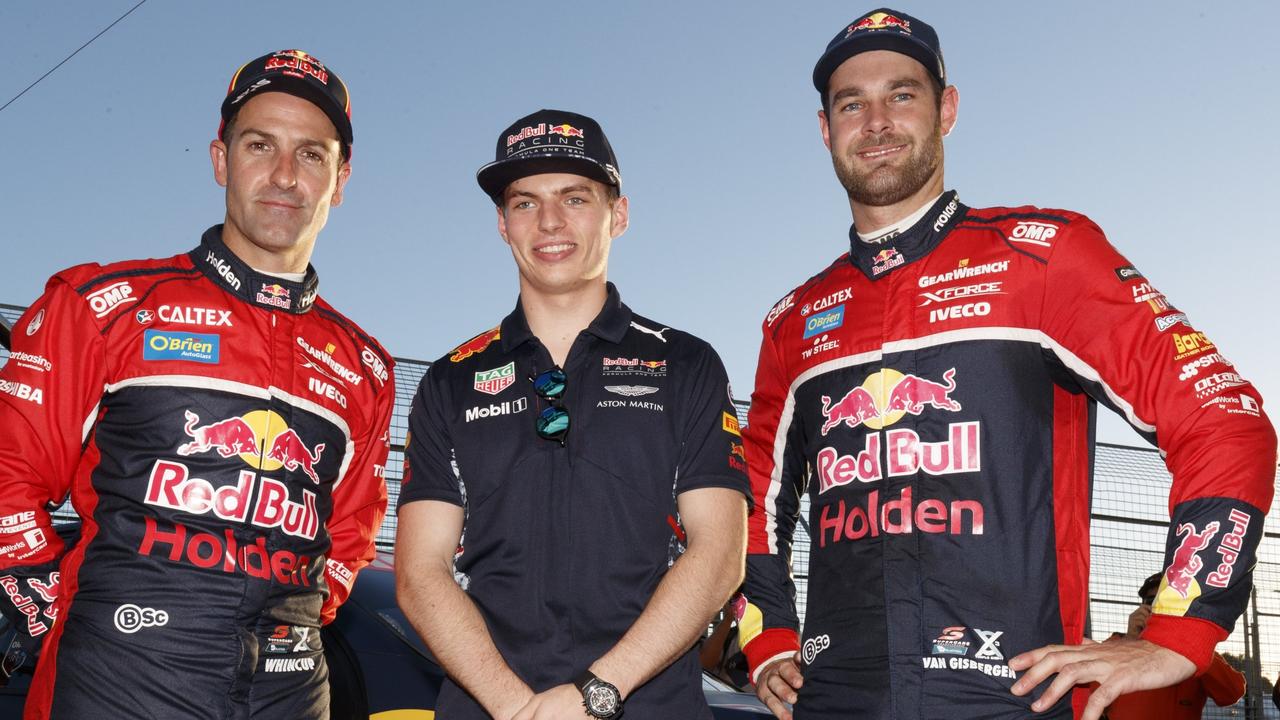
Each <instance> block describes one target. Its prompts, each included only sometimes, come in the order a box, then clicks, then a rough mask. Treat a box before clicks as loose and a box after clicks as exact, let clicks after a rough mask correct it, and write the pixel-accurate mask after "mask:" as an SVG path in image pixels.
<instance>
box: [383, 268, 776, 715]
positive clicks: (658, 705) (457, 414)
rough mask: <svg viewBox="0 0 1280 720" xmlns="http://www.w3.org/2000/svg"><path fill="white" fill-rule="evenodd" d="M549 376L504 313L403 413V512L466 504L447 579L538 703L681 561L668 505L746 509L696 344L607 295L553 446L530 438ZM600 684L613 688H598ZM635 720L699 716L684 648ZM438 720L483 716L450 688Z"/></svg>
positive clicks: (700, 704)
mask: <svg viewBox="0 0 1280 720" xmlns="http://www.w3.org/2000/svg"><path fill="white" fill-rule="evenodd" d="M552 367H554V363H553V362H552V360H551V355H550V354H549V353H548V352H547V349H546V348H545V347H544V346H543V345H542V343H541V342H539V341H538V339H537V338H536V337H534V335H533V333H532V332H530V330H529V324H528V322H527V321H526V319H525V316H524V311H523V310H522V309H521V306H520V304H519V303H518V302H517V304H516V309H515V310H514V311H513V312H512V313H511V314H510V315H508V316H507V317H506V319H504V320H503V321H502V325H501V326H500V327H498V328H495V329H494V330H490V331H488V332H486V333H482V334H481V335H479V336H477V337H476V338H474V339H472V340H469V341H467V342H466V343H463V344H462V345H461V346H459V347H458V348H456V349H455V350H454V351H452V352H450V353H449V354H447V355H445V356H444V357H442V358H441V359H440V360H438V361H436V362H435V364H433V365H432V366H431V369H430V370H429V371H428V372H427V374H426V375H425V376H424V377H423V379H422V383H421V384H420V385H419V387H418V394H417V396H416V397H415V398H414V402H413V410H412V412H411V413H410V415H409V430H410V438H409V441H408V443H407V445H408V446H407V449H406V452H405V455H406V467H405V473H404V484H403V486H402V488H401V491H400V505H401V506H403V505H404V504H405V503H409V502H413V501H415V500H440V501H444V502H449V503H454V504H456V505H460V506H462V507H463V508H465V511H466V525H465V527H464V530H463V538H462V543H461V547H460V548H459V552H458V555H457V556H456V558H455V577H456V578H457V580H458V582H459V583H460V584H461V586H462V587H463V588H464V589H465V590H466V591H467V593H468V594H469V595H470V596H471V599H472V600H473V601H474V602H475V604H476V605H477V607H479V609H480V612H481V614H482V615H483V616H484V619H485V622H486V623H487V624H488V627H489V633H490V635H491V636H492V637H493V641H494V643H495V644H496V645H497V647H498V650H499V651H500V652H501V653H502V656H503V657H504V658H505V659H506V661H507V664H508V665H510V666H511V668H512V669H513V670H514V671H515V672H516V674H517V675H519V676H520V677H521V678H523V679H524V681H525V682H526V683H528V684H529V686H530V687H532V688H533V689H534V690H535V691H538V692H540V691H542V690H546V689H548V688H550V687H553V686H555V685H559V684H562V683H567V682H570V681H571V680H572V679H573V678H574V677H575V676H576V675H577V674H578V673H580V672H582V671H583V670H585V669H587V668H588V667H589V666H590V665H591V663H592V662H594V661H595V660H596V659H597V658H599V657H600V656H601V655H603V654H604V653H605V652H607V651H608V650H609V649H610V648H611V647H613V646H614V645H615V644H616V643H617V641H618V640H619V639H620V638H621V637H622V635H623V634H624V633H625V632H626V631H627V629H628V628H630V627H631V625H632V623H634V622H635V620H636V618H637V617H639V616H640V613H641V611H642V610H644V607H645V604H646V603H647V602H648V600H649V598H650V596H652V595H653V592H654V590H655V589H656V588H657V586H658V582H659V581H660V580H661V579H662V576H663V575H664V574H665V573H666V572H667V568H669V567H670V566H671V564H672V563H673V562H675V560H676V558H677V557H678V556H679V554H680V553H682V552H683V551H684V529H683V527H682V526H681V525H680V520H679V513H678V512H677V510H676V496H677V495H679V494H680V493H682V492H685V491H688V490H693V489H695V488H702V487H726V488H732V489H734V490H739V491H741V492H742V494H743V495H744V496H745V497H746V498H747V502H748V503H750V502H751V491H750V486H749V485H748V481H747V476H746V473H745V470H746V465H745V463H744V462H743V460H742V456H741V452H742V444H741V443H742V438H741V437H739V434H738V423H737V416H736V415H735V413H734V408H733V404H732V402H731V397H730V394H729V382H728V378H727V376H726V374H725V370H724V366H723V364H722V363H721V362H720V358H719V356H717V355H716V353H715V351H714V350H712V349H711V346H710V345H708V344H707V343H705V342H703V341H702V340H699V339H698V338H696V337H694V336H692V335H689V334H687V333H684V332H681V331H679V330H676V329H674V328H670V327H667V326H665V325H662V324H660V323H655V322H653V321H650V320H646V319H645V318H642V317H640V316H638V315H634V314H633V313H632V312H631V309H630V308H628V307H627V306H626V305H624V304H622V301H621V299H620V298H619V296H618V291H617V289H616V288H615V287H614V286H613V284H612V283H610V284H609V285H608V298H607V299H606V301H605V305H604V308H603V309H602V310H601V312H600V314H599V315H598V316H597V317H596V319H595V320H594V321H593V322H592V323H591V325H590V327H588V328H587V329H586V330H584V331H583V332H582V333H581V334H579V335H578V337H577V339H576V340H575V341H574V344H573V347H572V348H571V349H570V351H569V355H568V358H567V361H566V363H565V367H564V368H563V369H564V371H565V373H566V375H567V376H568V382H567V384H566V388H565V393H564V396H563V404H564V407H565V408H566V409H567V410H568V411H569V416H570V429H569V433H568V435H567V437H566V438H565V444H564V445H563V446H562V445H561V444H560V443H559V442H557V441H552V440H547V439H544V438H541V437H539V436H538V434H537V433H536V432H535V429H534V420H535V419H536V418H537V416H538V413H539V412H541V411H542V409H544V408H545V407H546V406H547V401H546V400H543V399H542V398H539V397H538V395H537V393H535V392H534V389H533V384H532V382H530V378H531V377H534V376H536V375H537V374H538V373H540V372H542V371H544V370H547V369H549V368H552ZM605 679H606V680H607V679H608V678H605ZM625 709H626V713H627V717H628V718H630V719H631V720H646V719H647V718H655V719H656V718H690V719H700V718H710V717H711V713H710V710H709V709H707V705H706V701H705V700H704V698H703V694H702V689H701V674H700V669H699V666H698V659H697V655H696V653H695V652H694V650H693V649H690V651H689V652H688V653H686V654H685V655H683V656H682V657H681V658H680V659H678V660H676V662H675V663H673V664H672V665H671V666H670V667H668V668H667V669H666V670H665V671H663V672H662V673H660V674H659V675H657V676H656V677H655V678H654V679H653V680H651V681H650V682H648V683H646V684H645V685H644V686H642V687H640V688H638V689H637V690H636V691H635V692H634V693H632V695H631V696H630V697H628V698H627V700H626V703H625ZM438 712H440V714H441V717H447V718H450V719H451V720H454V719H463V720H466V719H468V718H486V717H488V716H487V715H486V714H485V713H484V711H483V710H481V709H480V707H479V705H478V704H477V703H475V701H474V700H472V699H471V698H470V696H468V695H467V694H466V692H465V691H463V690H461V689H460V688H458V687H456V686H455V685H453V683H452V682H446V685H445V687H444V688H443V690H442V692H441V696H440V701H439V709H438Z"/></svg>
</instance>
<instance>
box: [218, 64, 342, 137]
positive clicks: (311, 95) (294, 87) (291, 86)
mask: <svg viewBox="0 0 1280 720" xmlns="http://www.w3.org/2000/svg"><path fill="white" fill-rule="evenodd" d="M263 79H265V80H268V81H269V82H268V84H266V85H263V86H262V87H259V88H253V89H251V90H248V91H246V92H244V93H243V94H237V95H234V96H233V95H227V97H226V99H225V100H223V101H222V120H223V122H224V123H225V122H226V121H228V120H230V119H231V116H232V115H234V114H235V112H236V111H237V110H239V109H240V108H242V107H244V104H245V103H246V102H248V101H249V98H252V97H254V96H255V95H261V94H262V93H269V92H282V93H285V94H286V95H293V96H294V97H298V98H302V99H303V100H306V101H307V102H309V103H311V104H312V105H315V106H316V107H318V108H320V110H321V112H323V113H324V114H325V116H326V117H328V118H329V122H331V123H333V129H334V130H335V131H336V132H337V133H338V139H339V140H341V141H343V142H344V143H345V144H346V145H347V147H350V146H351V145H352V144H354V140H355V138H354V133H353V132H352V130H351V120H350V118H348V117H347V115H346V113H344V112H343V111H342V110H340V109H339V108H338V103H337V101H336V100H335V99H334V97H333V96H332V95H329V94H328V93H326V92H324V91H323V90H321V89H319V88H317V87H316V86H315V85H313V84H312V83H310V82H309V81H306V80H301V79H298V78H294V77H290V76H288V75H285V74H282V73H271V74H270V75H266V76H259V77H255V78H253V79H252V80H253V83H256V82H258V81H259V80H263ZM253 83H250V87H251V88H252V85H253ZM237 98H239V102H237V103H235V104H232V101H233V100H236V99H237Z"/></svg>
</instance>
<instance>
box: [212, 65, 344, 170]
mask: <svg viewBox="0 0 1280 720" xmlns="http://www.w3.org/2000/svg"><path fill="white" fill-rule="evenodd" d="M262 92H282V93H288V94H289V95H293V96H295V97H300V98H302V99H303V100H306V101H308V102H311V103H312V104H314V105H315V106H316V107H318V108H320V109H321V110H323V111H324V114H325V115H328V116H329V120H331V121H332V122H333V126H334V127H335V128H337V130H338V138H339V139H340V140H341V141H342V150H343V154H344V155H346V156H347V157H350V155H351V143H352V140H353V139H354V138H353V136H352V134H351V98H350V97H349V96H348V95H347V86H346V83H344V82H342V79H341V78H339V77H338V75H337V73H335V72H333V71H332V70H329V69H328V68H326V67H325V66H324V63H322V62H320V61H319V60H317V59H316V58H315V56H314V55H309V54H308V53H306V52H303V51H302V50H280V51H278V52H273V53H267V54H266V55H263V56H262V57H260V58H257V59H255V60H250V61H249V62H247V63H245V64H244V65H242V66H240V69H239V70H236V72H235V74H234V75H232V76H231V84H230V85H228V86H227V97H226V99H225V100H223V101H222V124H220V125H219V126H218V137H222V131H223V130H225V129H226V127H227V123H228V122H230V121H231V118H232V116H233V115H235V114H236V112H238V111H239V110H240V108H241V106H243V105H244V103H245V102H246V101H247V100H248V99H249V98H251V97H253V96H254V95H256V94H258V93H262Z"/></svg>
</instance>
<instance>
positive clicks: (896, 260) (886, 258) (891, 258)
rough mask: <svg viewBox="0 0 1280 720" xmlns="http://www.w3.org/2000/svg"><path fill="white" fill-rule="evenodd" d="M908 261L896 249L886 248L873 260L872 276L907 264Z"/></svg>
mask: <svg viewBox="0 0 1280 720" xmlns="http://www.w3.org/2000/svg"><path fill="white" fill-rule="evenodd" d="M906 261H907V259H906V258H905V257H903V256H902V253H900V252H898V250H897V249H896V248H885V249H884V250H881V251H880V252H878V253H876V254H875V256H874V257H872V258H871V274H872V275H879V274H881V273H884V272H888V271H889V270H892V269H893V268H896V267H898V266H899V265H901V264H903V263H905V262H906Z"/></svg>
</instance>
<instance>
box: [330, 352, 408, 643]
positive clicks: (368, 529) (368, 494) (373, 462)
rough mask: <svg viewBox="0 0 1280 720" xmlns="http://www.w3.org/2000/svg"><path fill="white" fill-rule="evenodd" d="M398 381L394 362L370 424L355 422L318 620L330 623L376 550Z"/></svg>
mask: <svg viewBox="0 0 1280 720" xmlns="http://www.w3.org/2000/svg"><path fill="white" fill-rule="evenodd" d="M395 398H396V383H395V377H394V375H393V374H392V368H391V364H390V363H387V379H386V382H384V383H383V384H382V387H381V388H379V390H378V393H377V395H376V396H375V398H374V406H373V408H372V409H371V412H370V413H369V418H368V424H367V425H366V426H365V427H363V428H359V429H357V428H354V427H353V428H352V438H351V440H352V443H353V444H354V447H353V448H352V450H351V453H352V460H351V464H350V465H349V466H348V467H347V470H346V472H345V473H344V474H343V476H342V477H341V478H340V479H339V482H338V486H337V487H336V488H335V489H334V491H333V514H332V515H330V517H329V524H328V530H329V538H330V541H331V542H332V545H331V547H330V549H329V556H328V559H327V560H326V561H325V576H326V579H327V581H328V585H329V597H328V598H327V599H326V600H325V603H324V606H323V607H322V608H321V609H320V622H321V623H322V624H328V623H329V622H330V621H332V620H333V617H334V615H335V614H336V613H337V611H338V606H339V605H341V604H342V603H344V602H346V599H347V596H348V595H350V594H351V586H352V585H353V584H354V583H355V580H356V573H358V572H360V569H361V568H363V567H364V566H366V565H368V564H369V563H370V562H371V561H372V560H373V558H374V555H375V554H376V553H377V546H376V545H375V544H374V540H375V538H376V537H377V535H378V528H379V527H381V526H382V518H383V516H384V515H385V514H386V512H387V482H386V479H385V477H384V473H385V468H386V464H387V454H388V452H389V451H390V449H391V445H390V431H391V411H392V408H393V407H394V406H395Z"/></svg>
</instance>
